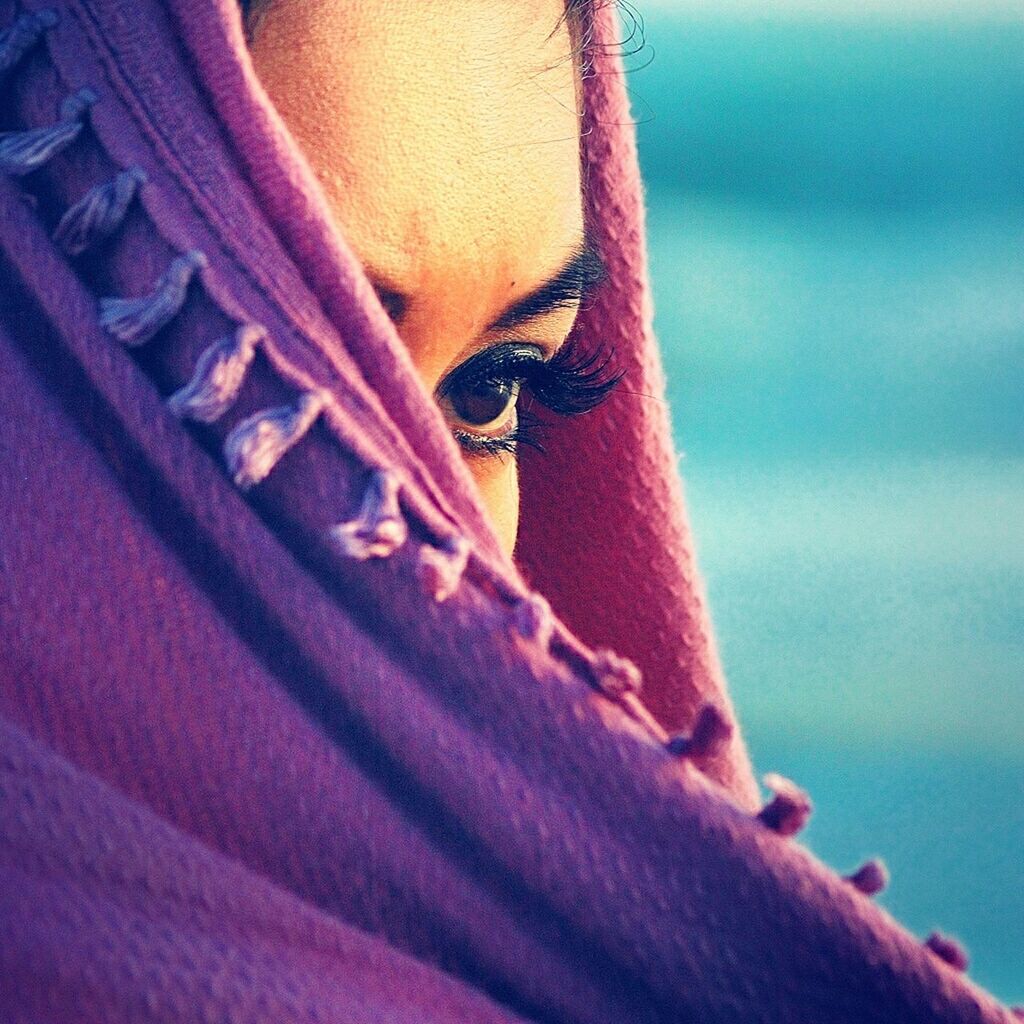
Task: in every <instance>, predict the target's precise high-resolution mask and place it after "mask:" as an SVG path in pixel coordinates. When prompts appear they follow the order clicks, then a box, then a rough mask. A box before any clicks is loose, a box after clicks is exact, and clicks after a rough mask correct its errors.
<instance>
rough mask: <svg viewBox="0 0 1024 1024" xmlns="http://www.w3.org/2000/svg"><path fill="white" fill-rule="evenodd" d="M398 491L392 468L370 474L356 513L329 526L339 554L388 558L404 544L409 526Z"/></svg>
mask: <svg viewBox="0 0 1024 1024" xmlns="http://www.w3.org/2000/svg"><path fill="white" fill-rule="evenodd" d="M400 490H401V484H400V482H399V479H398V475H397V474H396V473H395V472H394V470H390V469H382V470H379V471H378V472H376V473H374V474H373V476H372V478H371V479H370V483H369V486H368V487H367V488H366V494H365V495H364V496H363V503H362V506H361V507H360V509H359V514H358V515H357V516H356V517H355V518H354V519H350V520H348V521H347V522H343V523H338V524H337V525H336V526H332V527H331V530H330V536H331V540H332V542H333V543H334V545H335V546H336V547H337V548H338V550H339V551H341V553H342V554H344V555H347V556H348V557H349V558H356V559H359V560H360V561H365V560H366V559H368V558H387V557H388V556H389V555H391V554H392V553H393V552H394V551H395V550H397V549H398V548H400V547H401V546H402V545H403V544H404V543H405V541H406V538H407V537H408V536H409V527H408V525H407V524H406V521H405V517H404V516H403V515H402V510H401V507H400V506H399V503H398V495H399V491H400Z"/></svg>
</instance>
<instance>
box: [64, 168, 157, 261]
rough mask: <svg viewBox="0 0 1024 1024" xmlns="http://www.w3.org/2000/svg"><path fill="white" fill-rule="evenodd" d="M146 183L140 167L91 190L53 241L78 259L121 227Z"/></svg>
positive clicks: (69, 214) (72, 211)
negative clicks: (140, 188)
mask: <svg viewBox="0 0 1024 1024" xmlns="http://www.w3.org/2000/svg"><path fill="white" fill-rule="evenodd" d="M145 182H146V172H145V171H143V170H142V168H141V167H129V168H128V169H127V170H125V171H121V173H120V174H118V175H117V176H116V177H115V178H114V179H113V180H111V181H108V182H104V184H102V185H97V186H96V187H95V188H92V189H90V190H89V191H88V192H86V194H85V195H84V196H82V198H81V199H79V200H78V202H77V203H75V205H74V206H72V207H71V208H70V209H69V210H68V211H67V212H66V213H65V214H64V216H63V217H61V219H60V223H59V224H58V225H57V229H56V230H55V231H54V233H53V240H54V241H55V242H56V243H57V244H58V245H59V246H60V247H61V248H62V249H63V250H64V252H65V253H67V255H68V256H79V255H81V254H82V253H83V252H85V250H86V249H89V248H91V247H92V246H94V245H96V244H97V243H99V242H102V241H103V239H105V238H109V237H110V235H112V234H113V233H114V232H115V231H116V230H117V229H118V228H119V227H120V226H121V223H122V221H123V220H124V218H125V215H126V214H127V212H128V207H129V206H131V203H132V200H133V199H134V198H135V194H136V193H137V192H138V190H139V187H140V186H141V185H144V184H145Z"/></svg>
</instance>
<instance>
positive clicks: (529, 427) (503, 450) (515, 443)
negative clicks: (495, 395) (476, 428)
mask: <svg viewBox="0 0 1024 1024" xmlns="http://www.w3.org/2000/svg"><path fill="white" fill-rule="evenodd" d="M540 428H541V423H540V420H539V419H538V418H537V417H536V416H533V415H532V414H530V413H528V412H524V411H520V412H518V413H517V415H516V425H515V427H514V428H513V429H512V430H510V431H509V432H508V433H507V434H502V436H501V437H485V436H483V435H482V434H470V433H467V432H465V431H462V430H452V434H453V436H454V437H455V440H456V441H458V442H459V444H460V445H461V447H462V449H463V450H464V451H465V452H466V453H467V454H470V455H485V456H486V455H495V456H500V455H515V453H516V452H517V451H518V450H519V447H520V445H527V446H528V447H530V448H535V449H536V450H537V451H539V452H542V451H544V446H543V445H542V444H541V443H540V438H539V437H538V432H539V430H540Z"/></svg>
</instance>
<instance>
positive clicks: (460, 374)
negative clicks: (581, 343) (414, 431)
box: [438, 339, 623, 455]
mask: <svg viewBox="0 0 1024 1024" xmlns="http://www.w3.org/2000/svg"><path fill="white" fill-rule="evenodd" d="M539 353H540V349H539V348H538V347H537V346H536V345H529V344H524V343H522V342H508V343H506V344H504V345H495V346H493V347H491V348H489V349H485V350H484V351H483V352H480V353H478V354H477V355H475V356H473V357H472V358H471V359H470V360H468V361H467V362H466V363H464V364H463V365H462V366H461V367H459V368H458V369H457V370H455V371H454V372H453V373H451V374H450V375H449V376H448V377H447V378H445V380H444V381H443V382H442V384H441V387H440V388H439V389H438V395H439V397H443V396H444V395H445V394H446V393H447V392H448V391H450V390H451V389H452V388H453V387H454V386H455V385H456V384H457V383H466V382H470V381H472V382H483V381H488V380H493V381H511V380H517V381H520V382H522V384H523V385H524V386H525V388H527V389H528V390H529V392H530V394H531V395H532V396H533V397H534V398H535V399H536V400H537V401H538V402H540V404H541V405H543V406H544V407H545V408H547V409H550V410H551V411H552V412H554V413H555V414H556V415H561V416H578V415H580V414H582V413H585V412H589V411H590V410H592V409H595V408H596V407H597V406H598V405H600V404H601V402H603V401H604V400H605V399H606V398H607V397H608V395H609V394H610V393H611V391H612V390H613V389H614V387H615V386H616V385H617V384H618V383H619V381H620V380H621V379H622V376H623V372H622V371H614V370H612V369H611V363H612V360H611V356H610V354H608V353H605V352H602V351H597V352H591V353H582V352H580V351H579V350H578V347H577V345H576V343H575V342H574V340H573V339H570V340H569V341H567V342H565V344H563V345H562V347H561V348H560V349H559V350H558V351H557V352H556V353H555V355H553V356H552V357H551V358H550V359H542V358H540V356H539ZM518 418H519V421H518V423H517V425H516V427H515V428H514V429H513V430H512V431H510V432H509V433H508V434H506V435H504V436H503V437H495V438H488V437H482V436H479V435H476V434H472V433H470V432H468V431H459V430H456V431H454V433H455V436H456V439H457V440H458V441H459V443H460V444H461V445H462V447H463V448H464V449H466V450H467V451H470V452H473V453H475V454H494V455H500V454H503V453H511V452H514V451H515V450H516V447H517V446H518V445H520V444H527V445H530V446H531V447H534V448H536V449H538V450H539V451H543V445H542V444H541V442H540V439H539V437H538V431H539V430H540V428H541V426H542V424H541V423H540V421H539V420H538V419H537V418H536V417H535V416H531V415H530V414H529V413H528V411H527V410H524V409H522V408H520V410H519V412H518Z"/></svg>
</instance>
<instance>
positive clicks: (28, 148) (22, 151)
mask: <svg viewBox="0 0 1024 1024" xmlns="http://www.w3.org/2000/svg"><path fill="white" fill-rule="evenodd" d="M96 99H97V97H96V93H94V92H93V91H92V89H79V90H78V92H76V93H73V94H72V95H71V96H69V97H68V98H67V99H66V100H65V101H64V102H63V103H62V104H61V108H60V120H59V121H58V122H57V123H56V124H52V125H49V126H48V127H46V128H29V129H26V130H25V131H19V132H0V171H3V172H5V173H6V174H13V175H14V176H15V177H21V176H22V175H25V174H30V173H31V172H32V171H35V170H37V169H38V168H40V167H42V166H43V164H45V163H46V161H47V160H50V159H52V158H53V157H55V156H56V155H57V154H58V153H60V152H61V150H64V149H67V147H68V146H70V145H71V143H72V142H74V141H75V139H77V138H78V136H79V134H80V133H81V131H82V118H83V117H84V116H85V112H86V111H87V110H88V109H89V107H91V106H92V105H93V104H94V103H95V102H96Z"/></svg>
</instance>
